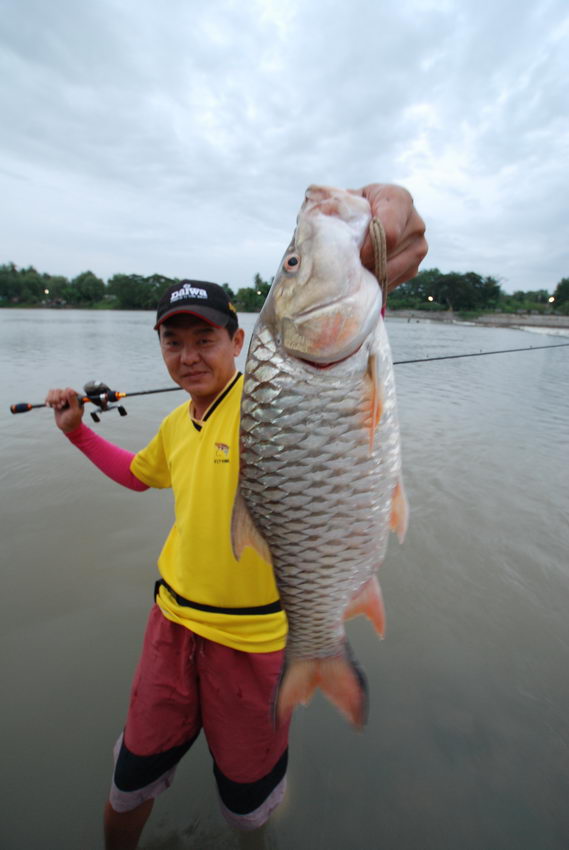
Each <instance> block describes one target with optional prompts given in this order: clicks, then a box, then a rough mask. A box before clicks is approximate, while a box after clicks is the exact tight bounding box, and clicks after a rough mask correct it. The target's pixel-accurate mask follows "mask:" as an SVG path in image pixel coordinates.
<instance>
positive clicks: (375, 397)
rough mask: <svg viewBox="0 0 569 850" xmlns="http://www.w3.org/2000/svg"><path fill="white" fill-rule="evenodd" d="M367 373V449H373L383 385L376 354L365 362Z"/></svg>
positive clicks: (381, 403)
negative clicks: (368, 405)
mask: <svg viewBox="0 0 569 850" xmlns="http://www.w3.org/2000/svg"><path fill="white" fill-rule="evenodd" d="M367 370H368V375H369V378H370V381H371V403H370V414H371V416H370V425H369V450H370V453H371V452H372V451H373V444H374V442H375V432H376V430H377V426H378V425H379V422H380V420H381V414H382V413H383V385H382V383H381V381H380V379H379V367H378V364H377V354H370V356H369V359H368V363H367Z"/></svg>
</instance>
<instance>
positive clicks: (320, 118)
mask: <svg viewBox="0 0 569 850" xmlns="http://www.w3.org/2000/svg"><path fill="white" fill-rule="evenodd" d="M0 13H2V15H3V21H4V27H3V36H2V41H1V42H0V80H1V82H0V109H1V110H2V116H3V133H2V139H1V141H0V189H1V191H2V194H3V197H4V205H3V208H4V212H3V219H2V234H3V236H2V243H1V244H2V251H1V253H0V262H6V261H10V260H12V261H14V262H16V263H18V264H20V265H27V264H30V263H33V264H35V265H36V266H37V267H38V268H40V269H41V270H45V271H49V272H51V273H65V274H70V275H73V274H76V273H78V272H79V271H81V270H83V269H85V268H87V267H89V268H92V269H93V270H94V271H95V272H97V273H98V274H100V275H102V276H103V277H108V276H110V275H112V274H113V273H114V272H117V271H123V272H131V271H132V272H139V273H152V272H155V271H159V272H163V273H165V274H171V275H179V276H188V275H190V276H194V277H205V278H207V277H209V278H213V279H219V280H227V281H229V282H232V284H234V285H237V286H243V285H247V283H248V282H249V281H250V280H251V279H252V277H253V275H254V273H255V272H257V271H259V272H260V273H261V274H262V275H263V276H270V275H271V274H272V273H273V271H274V268H275V267H276V264H277V262H278V260H279V258H280V255H281V253H282V251H283V250H284V248H285V246H286V244H287V242H288V239H289V238H290V233H291V231H292V228H293V225H294V220H295V216H296V212H297V210H298V207H299V206H300V203H301V201H302V196H303V191H304V188H305V187H306V186H307V185H308V184H310V183H313V182H323V183H330V184H335V185H340V186H359V185H363V184H365V183H366V182H369V181H373V180H383V181H394V182H401V183H403V184H404V185H406V186H407V187H408V188H409V189H410V190H411V192H412V193H413V194H414V196H415V198H416V201H417V204H418V206H419V209H420V210H421V212H422V214H423V215H424V217H425V219H426V220H427V224H428V230H429V241H430V245H431V255H430V257H429V258H428V259H427V261H426V266H427V267H428V266H432V265H438V266H439V268H441V269H451V268H453V269H456V270H459V271H460V270H466V269H474V270H476V271H480V272H481V273H484V274H494V275H497V276H500V277H501V278H502V279H503V280H504V281H505V283H504V286H505V288H507V289H510V290H512V289H519V288H522V289H526V288H535V282H536V281H537V280H539V281H540V282H541V283H540V286H545V287H546V288H552V287H553V286H554V285H555V283H556V282H557V280H559V279H560V278H561V277H562V276H564V275H566V274H567V273H568V270H567V267H568V265H569V262H568V256H567V247H566V243H567V240H566V237H565V231H566V226H565V222H564V219H563V206H562V205H564V197H565V194H566V189H567V140H568V137H569V128H568V126H567V124H568V118H567V109H566V105H565V101H566V94H565V90H564V87H565V81H566V80H567V76H568V74H567V72H568V70H569V69H568V67H567V64H568V61H567V58H566V57H567V56H568V55H569V51H567V34H568V28H569V16H567V14H566V13H565V8H564V4H563V3H562V2H555V0H543V2H535V3H531V4H530V3H529V2H525V3H522V4H521V5H520V3H519V2H518V3H513V2H509V0H507V2H504V3H501V4H496V5H495V6H492V7H490V6H489V7H488V8H487V9H486V8H482V4H480V3H479V2H477V3H475V2H474V0H463V2H461V3H458V2H451V0H412V2H408V3H405V4H401V3H395V2H386V3H382V4H374V3H371V2H369V0H355V2H352V3H351V4H349V5H348V4H343V3H340V2H332V0H305V2H300V0H290V2H286V3H285V2H284V1H282V0H250V2H241V3H237V2H233V0H210V2H209V3H208V4H207V5H206V4H199V3H197V2H195V0H192V2H182V0H171V1H170V2H169V3H168V4H161V5H160V6H159V5H158V4H156V3H153V2H150V0H139V2H136V3H135V2H132V0H99V2H96V3H90V4H77V3H75V2H72V0H59V2H58V3H57V4H47V5H46V4H45V3H42V2H41V0H4V2H2V3H0Z"/></svg>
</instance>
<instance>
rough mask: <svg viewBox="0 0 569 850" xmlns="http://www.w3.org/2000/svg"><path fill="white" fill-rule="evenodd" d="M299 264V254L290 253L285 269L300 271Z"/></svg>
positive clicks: (287, 270) (284, 265) (286, 270)
mask: <svg viewBox="0 0 569 850" xmlns="http://www.w3.org/2000/svg"><path fill="white" fill-rule="evenodd" d="M299 265H300V257H299V256H298V254H289V255H288V257H287V258H286V260H285V261H284V263H283V269H284V270H285V272H295V271H298V267H299Z"/></svg>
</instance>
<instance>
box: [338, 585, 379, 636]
mask: <svg viewBox="0 0 569 850" xmlns="http://www.w3.org/2000/svg"><path fill="white" fill-rule="evenodd" d="M358 614H364V615H365V616H366V617H368V618H369V619H370V620H371V622H372V623H373V625H374V628H375V630H376V632H377V633H378V635H379V636H380V637H381V638H382V637H383V636H384V634H385V607H384V605H383V596H382V595H381V587H380V586H379V582H378V580H377V576H372V577H371V578H370V579H368V580H367V581H366V583H365V584H364V585H363V587H361V588H360V590H359V591H358V592H357V593H356V595H355V596H354V597H353V599H352V600H351V602H350V604H349V605H348V607H347V608H346V613H345V614H344V620H349V619H351V618H352V617H357V616H358Z"/></svg>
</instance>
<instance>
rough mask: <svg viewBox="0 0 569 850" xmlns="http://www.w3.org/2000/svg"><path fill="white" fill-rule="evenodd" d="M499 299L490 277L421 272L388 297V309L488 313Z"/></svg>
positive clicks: (494, 283) (498, 286)
mask: <svg viewBox="0 0 569 850" xmlns="http://www.w3.org/2000/svg"><path fill="white" fill-rule="evenodd" d="M500 296H501V289H500V285H499V283H498V281H497V280H495V278H493V277H482V276H481V275H479V274H477V273H476V272H466V273H463V274H461V273H459V272H448V273H446V274H443V273H442V272H440V271H439V269H425V270H424V271H421V272H419V274H418V275H417V276H416V277H414V278H413V279H412V280H410V281H408V282H407V283H403V284H402V285H401V286H399V287H397V289H395V290H394V291H393V292H392V293H391V294H390V296H389V306H390V307H391V309H393V310H397V309H414V310H433V309H434V310H478V309H481V310H484V309H486V310H488V309H493V308H495V307H496V306H497V304H498V301H499V299H500ZM429 298H431V299H432V300H429Z"/></svg>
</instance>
